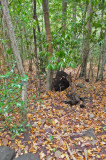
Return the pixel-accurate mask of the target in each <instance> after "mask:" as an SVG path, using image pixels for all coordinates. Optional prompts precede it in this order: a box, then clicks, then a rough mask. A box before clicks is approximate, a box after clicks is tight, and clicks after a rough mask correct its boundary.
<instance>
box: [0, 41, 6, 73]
mask: <svg viewBox="0 0 106 160" xmlns="http://www.w3.org/2000/svg"><path fill="white" fill-rule="evenodd" d="M5 69H6V68H5V57H4V54H3V47H2V45H1V44H0V71H1V73H3V74H4V73H5ZM1 73H0V74H1Z"/></svg>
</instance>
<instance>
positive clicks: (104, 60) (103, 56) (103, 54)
mask: <svg viewBox="0 0 106 160" xmlns="http://www.w3.org/2000/svg"><path fill="white" fill-rule="evenodd" d="M101 3H102V4H101V6H102V14H101V24H102V23H103V16H104V0H102V2H101ZM103 38H104V37H103V29H102V27H101V32H100V39H101V40H102V39H103ZM105 41H106V39H105V38H104V44H100V52H101V53H100V54H101V61H102V62H101V70H100V74H99V79H100V80H103V70H104V65H105V64H106V52H104V47H105V44H106V43H105Z"/></svg>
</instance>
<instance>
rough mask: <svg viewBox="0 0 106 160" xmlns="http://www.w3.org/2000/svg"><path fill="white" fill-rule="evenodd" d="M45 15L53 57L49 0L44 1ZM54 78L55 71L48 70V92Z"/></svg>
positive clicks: (50, 50) (48, 40) (49, 46)
mask: <svg viewBox="0 0 106 160" xmlns="http://www.w3.org/2000/svg"><path fill="white" fill-rule="evenodd" d="M43 13H44V21H45V29H46V37H47V42H48V52H49V53H50V56H52V53H53V48H52V45H51V40H52V36H51V29H50V21H49V6H48V0H43ZM52 76H53V71H52V70H48V73H47V85H46V89H47V90H51V84H52Z"/></svg>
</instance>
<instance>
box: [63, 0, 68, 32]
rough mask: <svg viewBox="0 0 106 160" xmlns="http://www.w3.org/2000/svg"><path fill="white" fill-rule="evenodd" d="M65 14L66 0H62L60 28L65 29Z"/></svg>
mask: <svg viewBox="0 0 106 160" xmlns="http://www.w3.org/2000/svg"><path fill="white" fill-rule="evenodd" d="M66 14H67V0H62V30H63V33H65V30H66V19H67V18H66Z"/></svg>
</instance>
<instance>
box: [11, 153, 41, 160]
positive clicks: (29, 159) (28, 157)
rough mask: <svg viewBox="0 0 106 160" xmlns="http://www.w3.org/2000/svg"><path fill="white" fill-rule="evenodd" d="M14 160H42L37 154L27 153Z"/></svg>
mask: <svg viewBox="0 0 106 160" xmlns="http://www.w3.org/2000/svg"><path fill="white" fill-rule="evenodd" d="M14 160H40V158H38V156H37V155H35V154H32V153H27V154H24V155H21V156H19V157H17V158H15V159H14Z"/></svg>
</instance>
